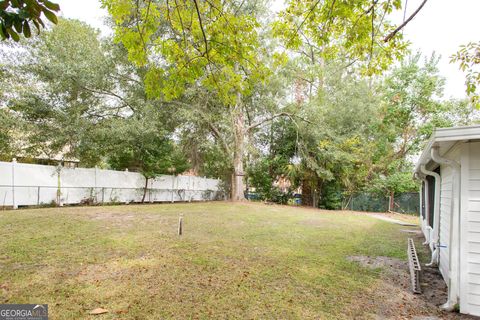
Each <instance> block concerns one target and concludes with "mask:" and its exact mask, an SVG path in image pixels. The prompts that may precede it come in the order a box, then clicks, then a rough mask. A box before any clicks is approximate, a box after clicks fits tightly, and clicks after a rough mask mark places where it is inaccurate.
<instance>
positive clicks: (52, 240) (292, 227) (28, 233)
mask: <svg viewBox="0 0 480 320" xmlns="http://www.w3.org/2000/svg"><path fill="white" fill-rule="evenodd" d="M180 214H182V215H183V217H184V218H183V220H184V234H183V236H181V237H179V236H178V235H177V225H178V219H179V216H180ZM410 220H412V221H415V220H416V219H415V218H411V219H410ZM405 228H406V227H405V226H400V225H396V224H392V223H389V222H385V221H381V220H378V219H374V218H372V217H370V216H368V215H366V214H362V213H354V212H329V211H321V210H314V209H307V208H296V207H287V206H276V205H263V204H252V203H240V204H232V203H228V202H216V203H191V204H161V205H128V206H103V207H69V208H45V209H28V210H17V211H3V212H0V231H1V235H2V237H1V238H0V268H1V273H0V298H1V301H0V303H48V304H49V313H50V316H51V319H78V318H95V319H118V318H127V319H130V318H131V319H163V318H177V319H186V318H189V319H211V318H215V319H218V318H248V319H278V318H282V319H291V318H293V319H337V318H338V319H352V318H358V319H370V318H373V319H375V318H376V317H378V315H381V314H387V315H388V314H390V313H391V312H392V310H387V309H386V306H390V307H391V309H395V308H396V307H397V305H398V308H399V310H400V309H402V308H406V309H407V311H405V312H410V313H411V312H418V313H419V314H422V313H425V312H427V313H428V310H426V309H422V308H419V307H418V306H412V310H415V311H412V310H410V309H408V308H410V307H409V305H408V303H409V302H408V300H409V299H410V300H411V299H416V298H415V297H413V298H411V297H410V296H409V292H408V287H407V288H403V287H401V286H396V287H395V288H394V289H392V288H393V287H391V284H389V283H388V282H389V281H388V280H386V278H385V276H384V272H383V271H382V270H383V269H382V268H369V267H366V266H365V265H361V264H360V263H359V262H357V261H353V260H352V259H351V257H352V256H354V257H359V256H360V257H362V256H370V257H372V258H375V257H376V256H383V257H390V258H392V261H397V262H398V261H399V263H400V264H403V263H404V260H405V259H406V253H405V252H406V239H407V237H409V236H410V237H411V236H412V234H409V233H406V232H404V231H405V230H404V229H405ZM417 246H420V243H419V241H417ZM420 251H421V252H422V249H421V248H420ZM426 258H427V257H426V256H425V255H423V256H422V259H424V260H425V259H426ZM397 259H400V260H397ZM389 285H390V287H389ZM392 290H397V291H392ZM400 293H401V294H404V295H405V297H406V298H404V299H403V300H405V299H406V300H407V301H406V302H405V301H402V300H401V299H400V301H397V300H395V299H397V298H395V299H394V300H395V301H393V302H392V301H390V300H391V297H389V295H395V297H396V296H397V295H399V294H400ZM384 300H385V301H384ZM387 300H388V301H387ZM413 307H415V308H413ZM96 308H103V309H105V310H108V312H107V313H105V314H102V315H96V316H93V315H90V314H89V313H90V311H92V310H94V309H96ZM394 312H397V311H394Z"/></svg>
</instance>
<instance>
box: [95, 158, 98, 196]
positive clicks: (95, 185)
mask: <svg viewBox="0 0 480 320" xmlns="http://www.w3.org/2000/svg"><path fill="white" fill-rule="evenodd" d="M94 172H95V178H94V180H95V181H94V192H95V198H94V199H95V203H97V202H98V201H97V166H95V171H94Z"/></svg>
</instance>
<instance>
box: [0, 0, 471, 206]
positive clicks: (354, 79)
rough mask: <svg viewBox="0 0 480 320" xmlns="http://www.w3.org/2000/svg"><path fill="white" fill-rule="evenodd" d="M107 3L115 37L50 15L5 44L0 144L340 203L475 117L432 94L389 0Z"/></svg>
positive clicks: (430, 68) (432, 62) (385, 188)
mask: <svg viewBox="0 0 480 320" xmlns="http://www.w3.org/2000/svg"><path fill="white" fill-rule="evenodd" d="M102 3H103V4H104V6H105V7H106V8H107V9H108V12H109V14H110V19H111V24H112V26H113V28H114V31H115V33H114V35H113V36H103V37H102V36H101V35H100V33H99V31H98V30H95V29H93V28H92V27H90V26H88V25H87V24H85V23H83V22H80V21H77V20H69V19H59V21H58V24H57V25H52V26H51V28H47V29H46V30H44V32H42V33H41V34H40V35H38V36H35V37H32V38H31V39H22V41H20V42H19V43H17V44H14V43H13V42H9V45H8V48H5V47H3V48H2V51H1V53H2V54H1V55H0V72H1V73H2V77H1V78H0V96H1V97H2V102H1V107H0V124H1V125H2V128H5V130H2V132H1V133H0V135H1V137H0V155H1V157H2V159H8V158H10V157H13V156H19V155H20V156H22V157H24V158H32V159H34V158H35V157H38V156H39V155H47V156H48V157H53V156H54V155H58V154H61V155H63V156H64V157H73V158H75V159H79V160H80V165H82V166H101V167H106V168H113V169H119V170H123V169H129V170H135V171H138V172H141V173H142V174H143V175H144V176H145V178H146V183H148V179H151V178H154V177H155V176H157V175H159V174H165V173H170V174H181V173H182V172H184V171H185V170H187V169H188V170H191V172H193V173H195V174H199V175H206V176H209V177H214V178H222V180H223V181H225V189H226V190H227V191H229V192H230V193H231V195H232V199H234V200H242V199H244V196H245V194H244V191H245V190H247V191H252V190H256V193H257V196H258V197H260V198H261V199H264V200H271V201H278V202H282V203H285V202H286V201H287V200H288V198H289V197H291V196H292V195H293V193H295V192H300V191H301V193H302V198H303V203H304V204H307V205H314V206H323V207H326V208H339V207H341V206H342V205H345V203H342V201H343V200H346V199H347V200H348V199H349V198H350V197H352V196H353V195H354V194H355V193H358V192H374V193H379V194H382V195H390V194H391V193H395V192H404V191H412V190H415V189H416V188H417V185H416V183H415V182H414V181H413V179H412V176H411V172H410V171H411V167H412V159H413V157H414V156H415V154H417V153H418V152H419V151H420V150H421V148H422V147H423V144H424V143H425V141H426V139H427V138H428V137H429V135H430V134H431V133H432V132H433V130H434V128H436V127H441V126H453V125H458V124H462V125H465V124H471V123H473V122H474V121H475V119H478V113H476V112H475V111H474V110H473V109H472V108H470V105H469V103H468V101H467V100H445V99H444V98H443V97H442V93H443V83H444V80H443V78H442V77H441V76H440V75H439V72H438V68H437V64H438V57H437V56H435V55H432V56H431V57H428V58H425V57H423V56H422V55H421V54H412V53H410V52H409V51H408V43H407V42H406V41H405V40H404V39H403V38H402V34H401V33H400V32H398V30H400V29H401V28H403V27H404V25H405V24H402V25H401V26H394V25H392V24H391V23H390V22H389V21H388V16H389V14H390V13H392V12H393V11H395V10H401V3H400V1H388V0H385V1H383V0H380V1H373V2H372V1H356V2H355V3H346V2H342V1H335V0H327V1H289V2H287V3H286V7H285V8H284V9H283V10H282V11H280V12H279V13H272V11H271V10H269V8H268V7H269V2H267V1H265V2H264V1H234V0H231V1H219V0H209V1H195V0H194V1H187V2H185V1H151V0H142V1H136V0H103V1H102ZM467 51H468V50H467ZM18 52H22V55H18V54H17V53H18ZM19 57H20V58H19ZM457 58H458V60H459V61H460V60H462V59H463V60H465V61H467V62H466V63H467V65H468V66H473V64H472V63H473V62H474V60H472V58H471V54H470V53H467V52H464V53H463V54H461V55H459V56H458V57H457ZM472 79H473V78H472ZM343 202H344V201H343Z"/></svg>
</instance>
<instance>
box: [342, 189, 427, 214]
mask: <svg viewBox="0 0 480 320" xmlns="http://www.w3.org/2000/svg"><path fill="white" fill-rule="evenodd" d="M389 202H390V199H389V197H387V196H382V195H375V194H369V193H358V194H355V195H353V196H352V198H351V199H350V202H349V203H348V206H347V208H348V209H350V210H353V211H368V212H387V211H388V210H389ZM392 211H395V212H398V213H408V214H419V212H420V198H419V194H418V192H406V193H399V194H395V197H394V208H393V210H392Z"/></svg>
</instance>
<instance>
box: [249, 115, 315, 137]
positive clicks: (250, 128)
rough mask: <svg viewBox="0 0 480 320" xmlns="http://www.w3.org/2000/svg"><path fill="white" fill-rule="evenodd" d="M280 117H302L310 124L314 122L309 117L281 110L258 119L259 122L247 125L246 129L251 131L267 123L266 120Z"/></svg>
mask: <svg viewBox="0 0 480 320" xmlns="http://www.w3.org/2000/svg"><path fill="white" fill-rule="evenodd" d="M279 117H289V118H291V119H292V120H293V119H294V118H298V119H300V120H302V121H304V122H308V123H310V124H311V123H312V122H310V121H308V120H307V119H304V118H302V117H300V116H297V115H295V114H291V113H288V112H280V113H276V114H274V115H272V116H270V117H267V118H265V119H262V120H260V121H258V122H255V123H252V124H251V125H250V126H249V127H247V129H246V131H247V132H248V131H250V130H252V129H255V128H256V127H258V126H261V125H262V124H264V123H266V122H269V121H272V120H274V119H276V118H279Z"/></svg>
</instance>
